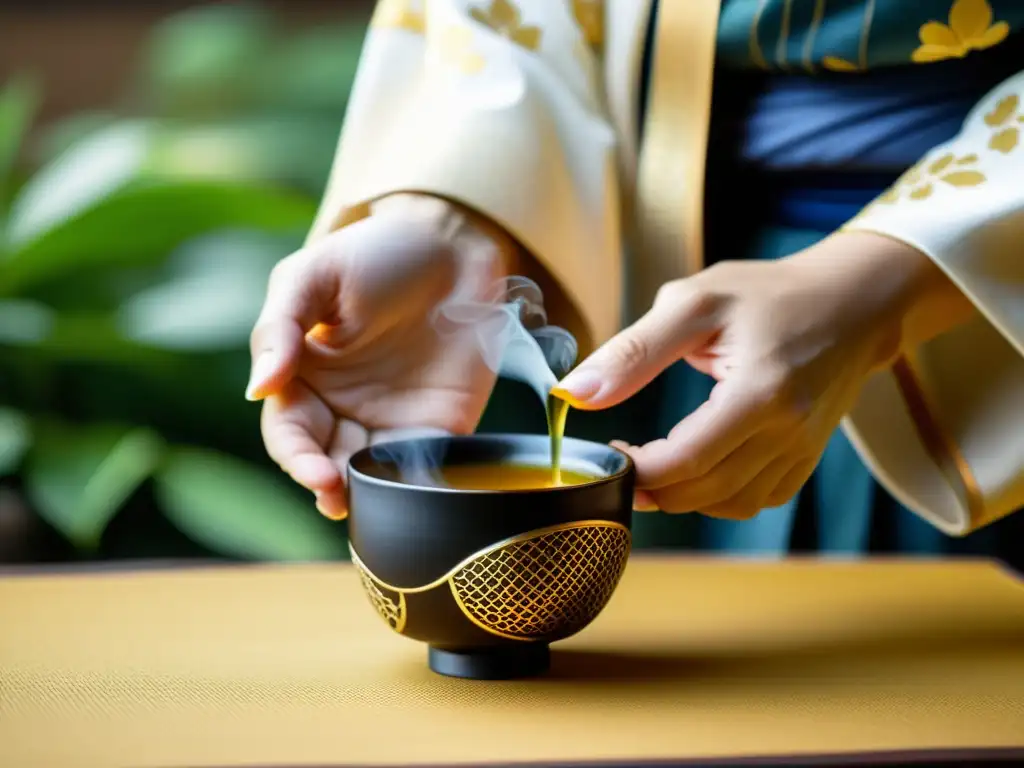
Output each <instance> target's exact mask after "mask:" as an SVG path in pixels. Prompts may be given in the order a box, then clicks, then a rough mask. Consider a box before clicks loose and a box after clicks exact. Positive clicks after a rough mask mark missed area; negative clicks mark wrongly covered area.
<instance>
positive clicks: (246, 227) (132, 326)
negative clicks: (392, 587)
mask: <svg viewBox="0 0 1024 768" xmlns="http://www.w3.org/2000/svg"><path fill="white" fill-rule="evenodd" d="M275 27H276V25H275V24H274V23H273V20H272V19H270V18H269V17H268V16H267V15H266V14H264V13H263V12H262V11H261V10H260V9H259V8H258V7H251V6H213V7H212V8H208V9H202V10H199V11H190V12H187V13H186V14H183V15H181V16H178V17H173V18H171V19H169V20H168V21H167V23H166V24H164V25H162V26H161V27H160V28H158V29H157V30H156V32H155V34H154V38H153V41H152V45H151V47H150V49H149V53H148V55H147V57H146V63H145V65H144V66H143V67H142V69H141V73H140V77H139V79H138V85H137V86H136V87H135V88H134V89H133V95H132V97H131V98H129V99H128V100H127V101H126V104H125V106H124V107H123V108H122V109H121V110H119V113H118V115H117V116H111V115H106V114H97V115H79V116H75V117H74V118H72V119H71V120H69V121H66V122H65V123H63V124H61V125H59V126H56V127H55V128H53V129H51V130H50V131H48V132H47V133H46V134H44V135H41V136H38V137H36V139H37V140H36V141H34V142H31V145H30V146H29V147H28V148H27V149H28V150H33V151H24V150H25V149H26V139H27V138H28V136H29V127H30V125H31V121H32V118H31V116H32V113H33V111H34V108H35V105H36V103H37V101H38V92H37V90H36V89H35V88H34V87H33V86H32V84H31V83H30V82H29V81H28V80H16V81H13V82H10V83H8V84H6V85H5V86H4V87H3V90H2V91H0V222H2V233H0V491H2V492H3V493H0V518H2V516H3V514H4V509H3V505H4V503H5V501H4V499H7V503H8V506H10V499H11V498H12V493H13V494H15V496H16V498H17V499H19V500H20V501H21V502H24V503H22V504H21V507H22V508H24V507H25V506H27V507H28V508H29V509H30V510H32V512H33V513H34V514H36V515H38V517H39V518H40V519H41V520H43V521H45V523H46V524H47V526H48V527H49V528H50V529H52V530H53V531H56V532H57V533H59V534H60V536H61V537H62V538H63V540H65V541H66V542H68V543H69V544H70V545H71V547H72V548H73V552H74V553H75V555H76V556H79V557H122V556H168V555H178V554H188V555H195V554H206V555H210V554H212V555H217V556H226V557H237V558H253V559H320V558H336V557H343V556H345V551H346V550H345V546H344V531H343V528H342V527H339V526H336V525H332V524H330V523H328V522H326V521H324V520H322V519H321V518H319V517H318V516H317V514H316V512H315V509H314V508H313V505H312V502H311V499H309V498H308V497H306V496H304V495H303V493H302V492H301V491H299V490H297V489H296V488H294V487H293V485H292V484H291V483H290V481H288V480H287V478H285V477H284V476H283V475H281V474H280V473H279V472H277V471H276V470H275V469H274V468H272V467H271V466H270V465H269V463H268V462H267V460H266V459H265V457H264V456H263V452H262V448H261V445H260V440H259V434H258V409H257V408H256V407H254V406H252V405H251V404H247V403H246V402H245V401H244V400H243V398H242V391H243V389H244V385H245V378H246V375H247V373H248V354H247V337H248V332H249V329H250V328H251V325H252V323H253V321H254V320H255V317H256V314H257V312H258V310H259V305H260V303H261V301H262V298H263V291H264V287H265V284H266V278H267V275H268V273H269V270H270V269H271V267H272V266H273V264H274V263H275V262H276V261H277V260H278V259H279V258H281V257H282V256H283V255H285V254H287V253H288V252H289V251H291V250H293V249H294V248H296V247H298V245H299V244H300V243H301V239H302V236H303V233H304V231H305V230H306V229H307V228H308V226H309V223H310V221H311V219H312V216H313V214H314V212H315V195H316V194H317V193H318V191H319V188H320V187H321V185H322V184H323V182H324V179H325V177H326V173H327V170H328V169H329V164H330V157H331V153H332V151H333V146H334V141H335V137H336V134H337V129H338V125H339V122H340V117H341V111H342V109H343V106H344V102H345V99H346V97H347V93H348V89H349V87H350V84H351V80H352V77H353V74H354V68H355V61H356V56H357V53H358V40H359V36H360V33H361V30H360V29H359V28H358V27H353V26H352V25H340V26H339V27H337V28H335V29H326V30H324V29H321V30H317V31H315V32H312V33H306V34H300V35H292V36H279V35H275V34H274V29H275ZM19 154H20V155H21V156H22V157H25V156H28V157H34V158H36V159H37V161H38V164H39V165H40V166H41V167H39V168H38V169H37V170H35V172H34V173H31V174H30V175H29V176H28V178H22V177H21V175H20V173H19V171H20V167H19V165H18V163H17V162H16V158H17V157H18V156H19ZM0 536H2V534H0Z"/></svg>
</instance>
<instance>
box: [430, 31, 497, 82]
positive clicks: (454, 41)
mask: <svg viewBox="0 0 1024 768" xmlns="http://www.w3.org/2000/svg"><path fill="white" fill-rule="evenodd" d="M440 54H441V61H443V62H445V63H446V64H448V65H449V66H451V67H454V68H455V69H457V70H459V71H460V72H462V73H463V74H465V75H475V74H476V73H477V72H480V71H481V70H483V68H484V67H485V66H487V60H486V59H484V57H483V56H482V55H480V54H479V53H477V52H476V51H475V50H474V49H473V30H472V29H470V28H469V27H465V26H462V25H458V24H453V25H451V26H449V27H446V28H445V29H444V31H443V32H442V33H441V39H440Z"/></svg>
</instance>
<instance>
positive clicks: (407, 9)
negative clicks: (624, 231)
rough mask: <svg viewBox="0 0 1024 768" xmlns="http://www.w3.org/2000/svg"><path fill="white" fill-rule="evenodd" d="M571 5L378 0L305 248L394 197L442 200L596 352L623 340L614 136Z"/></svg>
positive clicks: (520, 0)
mask: <svg viewBox="0 0 1024 768" xmlns="http://www.w3.org/2000/svg"><path fill="white" fill-rule="evenodd" d="M582 5H583V6H585V5H586V3H584V4H582ZM578 6H581V4H580V3H571V2H570V0H431V1H430V2H429V3H424V2H423V0H382V1H381V2H380V3H379V4H378V7H377V10H376V13H375V15H374V19H373V22H372V23H371V26H370V30H369V33H368V35H367V38H366V42H365V45H364V49H363V53H362V58H361V62H360V66H359V71H358V74H357V78H356V82H355V85H354V89H353V92H352V96H351V99H350V102H349V105H348V113H347V115H346V119H345V125H344V129H343V131H342V136H341V141H340V145H339V148H338V152H337V156H336V159H335V164H334V167H333V169H332V173H331V180H330V182H329V185H328V189H327V192H326V193H325V196H324V201H323V203H322V207H321V210H320V213H319V215H318V217H317V220H316V223H315V225H314V228H313V231H312V234H311V237H313V238H317V237H320V236H322V235H324V234H325V233H327V232H330V231H332V230H334V229H337V228H338V227H340V226H343V225H345V224H347V223H350V222H352V221H354V220H356V219H359V218H362V217H363V216H365V215H366V213H367V210H368V204H369V203H370V202H372V201H373V200H375V199H378V198H380V197H382V196H385V195H388V194H391V193H396V192H421V193H429V194H432V195H436V196H438V197H443V198H446V199H449V200H452V201H455V202H457V203H460V204H462V205H464V206H466V207H468V208H470V209H473V210H475V211H477V212H478V213H480V214H482V215H483V216H485V217H487V218H489V219H490V220H492V221H493V222H495V223H496V224H498V225H499V226H501V227H502V228H503V229H504V230H505V231H507V232H508V233H509V234H510V235H511V236H513V237H514V238H515V239H516V240H518V242H519V244H520V245H522V246H523V247H525V248H526V249H527V250H528V251H530V252H531V254H532V255H533V256H534V257H535V258H536V259H537V260H538V261H539V262H540V263H541V264H543V266H544V267H545V268H546V269H547V271H548V272H549V273H550V274H551V275H552V276H553V277H554V278H555V279H556V280H557V281H558V282H559V284H560V285H561V287H562V288H563V290H564V292H565V294H566V296H567V297H568V299H569V300H570V301H571V302H573V304H574V305H575V309H576V310H577V312H578V313H579V314H580V315H581V316H582V318H583V321H584V323H585V325H586V326H587V328H586V330H587V331H588V332H589V333H590V335H591V341H592V342H594V343H599V342H600V341H602V340H604V339H607V338H608V337H610V336H611V335H612V334H614V333H615V332H616V331H618V329H619V323H620V297H621V293H622V278H621V270H622V266H621V260H622V256H621V241H620V234H619V226H620V225H619V218H618V211H619V205H618V197H617V196H618V183H617V175H616V166H615V163H616V159H615V138H614V133H613V130H612V128H611V126H610V123H609V121H608V119H607V118H606V115H605V111H604V108H603V101H602V96H601V91H600V80H599V70H598V62H597V61H596V58H595V54H594V53H593V51H592V50H591V49H590V48H589V47H588V44H587V39H588V37H589V35H588V34H586V33H585V31H584V30H585V27H586V25H585V24H584V25H583V26H581V24H580V22H578V21H577V19H576V18H575V17H574V15H573V9H574V8H577V10H579V8H578ZM595 7H597V8H599V5H597V6H595ZM590 12H591V14H592V13H593V9H590ZM584 21H591V22H593V21H594V17H593V16H591V17H590V18H589V19H585V20H584ZM589 31H590V30H587V32H589Z"/></svg>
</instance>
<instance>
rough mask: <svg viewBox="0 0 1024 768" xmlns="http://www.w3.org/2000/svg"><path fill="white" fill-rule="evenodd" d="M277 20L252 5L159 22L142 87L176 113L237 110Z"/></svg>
mask: <svg viewBox="0 0 1024 768" xmlns="http://www.w3.org/2000/svg"><path fill="white" fill-rule="evenodd" d="M273 32H274V20H273V18H271V17H270V16H269V15H268V14H267V13H266V12H265V11H264V10H263V9H262V8H260V7H258V6H255V5H252V4H248V3H233V4H217V5H213V6H208V7H201V8H195V9H190V10H188V11H184V12H182V13H177V14H175V15H173V16H171V17H169V18H168V19H167V20H166V21H164V22H163V23H162V24H160V25H158V26H157V27H156V29H155V31H154V33H153V35H152V37H151V39H150V41H149V46H148V47H147V56H146V61H145V63H144V64H143V73H144V74H143V79H142V83H141V90H142V91H143V92H144V93H146V94H148V95H151V98H155V99H156V100H157V106H158V108H161V109H163V110H164V111H165V112H167V111H170V112H172V113H174V114H178V115H182V114H187V115H192V116H195V115H196V114H205V115H210V114H227V113H231V112H234V111H237V110H238V109H239V108H240V107H241V106H242V105H243V104H244V103H245V102H246V101H247V93H248V91H249V90H250V89H251V87H252V83H253V78H252V72H253V70H254V68H256V66H257V64H258V62H260V61H261V60H262V59H263V58H265V56H266V52H267V50H268V48H269V46H270V41H271V39H272V37H273Z"/></svg>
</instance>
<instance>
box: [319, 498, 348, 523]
mask: <svg viewBox="0 0 1024 768" xmlns="http://www.w3.org/2000/svg"><path fill="white" fill-rule="evenodd" d="M314 496H315V498H316V508H317V511H319V512H320V514H321V515H323V516H324V517H326V518H327V519H328V520H334V521H335V522H337V521H338V520H344V519H345V518H346V517H348V510H347V509H338V508H337V507H333V508H332V505H330V504H328V503H327V502H326V501H325V500H324V498H323V494H320V493H316V494H314Z"/></svg>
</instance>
